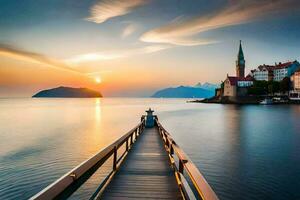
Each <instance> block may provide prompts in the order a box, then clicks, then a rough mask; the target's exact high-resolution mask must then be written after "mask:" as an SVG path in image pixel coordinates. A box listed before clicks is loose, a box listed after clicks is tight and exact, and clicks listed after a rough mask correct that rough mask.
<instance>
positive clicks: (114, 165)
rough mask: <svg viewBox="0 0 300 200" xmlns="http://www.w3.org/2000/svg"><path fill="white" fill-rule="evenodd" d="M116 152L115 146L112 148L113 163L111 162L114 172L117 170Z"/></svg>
mask: <svg viewBox="0 0 300 200" xmlns="http://www.w3.org/2000/svg"><path fill="white" fill-rule="evenodd" d="M117 152H118V149H117V147H116V146H115V147H114V161H113V170H114V171H116V170H117Z"/></svg>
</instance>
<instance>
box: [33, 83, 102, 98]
mask: <svg viewBox="0 0 300 200" xmlns="http://www.w3.org/2000/svg"><path fill="white" fill-rule="evenodd" d="M32 97H33V98H95V97H102V94H101V93H100V92H98V91H95V90H91V89H88V88H72V87H63V86H61V87H57V88H52V89H47V90H42V91H40V92H38V93H36V94H35V95H33V96H32Z"/></svg>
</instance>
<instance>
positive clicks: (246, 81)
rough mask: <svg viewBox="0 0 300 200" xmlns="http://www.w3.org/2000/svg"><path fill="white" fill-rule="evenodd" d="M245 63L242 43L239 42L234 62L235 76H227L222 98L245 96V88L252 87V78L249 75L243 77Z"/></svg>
mask: <svg viewBox="0 0 300 200" xmlns="http://www.w3.org/2000/svg"><path fill="white" fill-rule="evenodd" d="M245 63H246V62H245V58H244V52H243V48H242V41H240V47H239V52H238V55H237V60H236V76H228V74H227V77H226V79H225V81H224V90H223V96H228V97H237V96H246V95H247V91H248V89H247V88H248V87H250V86H252V85H253V78H252V77H251V76H249V75H248V76H247V77H245Z"/></svg>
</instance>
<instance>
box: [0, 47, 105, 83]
mask: <svg viewBox="0 0 300 200" xmlns="http://www.w3.org/2000/svg"><path fill="white" fill-rule="evenodd" d="M0 56H5V57H8V58H12V59H15V60H20V61H24V62H31V63H37V64H41V65H43V66H46V67H50V68H54V69H57V70H62V71H67V72H71V73H76V74H79V75H81V76H85V77H89V78H90V76H91V75H92V73H95V74H100V73H105V72H106V71H104V72H103V71H97V72H82V71H80V68H74V66H72V65H70V64H67V63H66V62H65V61H62V60H58V59H54V58H50V57H48V56H45V55H42V54H38V53H33V52H30V51H26V50H23V49H19V48H16V47H12V46H9V45H5V44H0Z"/></svg>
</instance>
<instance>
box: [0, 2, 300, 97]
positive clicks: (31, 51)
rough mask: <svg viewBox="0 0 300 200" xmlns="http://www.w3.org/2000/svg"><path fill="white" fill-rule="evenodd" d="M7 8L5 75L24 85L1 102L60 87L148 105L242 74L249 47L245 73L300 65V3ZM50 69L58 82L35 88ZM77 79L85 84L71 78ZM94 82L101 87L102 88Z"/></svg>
mask: <svg viewBox="0 0 300 200" xmlns="http://www.w3.org/2000/svg"><path fill="white" fill-rule="evenodd" d="M0 5H1V6H0V27H1V29H0V60H2V62H1V64H0V75H1V74H2V76H4V75H5V76H14V74H15V75H16V79H18V81H17V82H18V84H19V85H18V84H17V83H16V81H15V80H16V79H12V80H14V81H15V82H12V81H11V80H8V79H7V80H6V79H4V80H2V82H0V92H2V94H1V95H2V96H5V95H6V94H4V93H5V92H7V91H8V90H9V91H10V93H9V95H10V94H21V93H22V95H27V93H28V94H29V93H32V92H33V91H34V90H37V89H39V88H42V87H54V86H56V85H59V84H67V85H70V86H89V87H96V88H98V89H100V90H103V91H104V93H106V94H108V95H109V96H110V95H111V96H122V95H125V96H147V95H151V93H152V92H154V91H155V90H156V89H159V88H161V87H169V86H176V85H192V84H196V83H197V82H206V81H208V82H214V83H218V82H220V81H221V80H223V79H224V77H225V76H226V74H227V73H229V74H233V73H234V63H235V59H236V54H237V51H238V44H239V40H240V39H241V40H242V41H243V47H244V53H245V59H246V68H247V70H246V71H249V70H250V69H252V68H255V67H256V66H257V65H259V64H263V63H266V64H273V63H274V62H280V61H282V62H284V61H288V60H294V59H298V60H299V59H300V58H299V57H300V53H299V52H300V46H299V45H300V41H299V35H300V14H299V10H300V9H299V8H300V2H299V1H297V0H285V1H283V0H260V1H258V0H241V1H237V0H228V1H226V0H213V1H204V0H163V1H161V0H86V1H74V0H64V1H61V0H43V1H36V0H22V1H20V0H0ZM16 60H17V61H16ZM30 62H33V64H32V65H30ZM24 65H26V66H30V73H29V72H28V75H29V78H31V79H30V81H28V79H29V78H28V77H27V78H26V79H24V80H23V81H22V80H19V79H21V78H20V76H18V77H17V75H18V74H21V73H22V70H24ZM49 65H50V66H49ZM54 65H55V66H54ZM41 67H45V68H49V70H50V68H51V70H55V72H54V71H53V77H55V78H53V82H51V81H49V82H45V81H44V82H43V81H41V80H40V79H37V78H36V77H37V75H36V74H39V73H42V71H41ZM10 69H11V70H10ZM26 69H27V71H28V70H29V69H28V68H26ZM74 72H75V73H77V75H76V76H78V77H73V78H70V77H71V76H73V75H70V77H68V78H64V77H63V76H62V74H63V75H66V73H74ZM30 74H32V76H31V75H30ZM96 76H97V77H96ZM58 77H60V78H58ZM83 77H85V78H83ZM153 77H155V81H153ZM95 78H101V79H102V83H101V84H100V85H99V84H98V85H94V84H93V81H92V80H94V79H95ZM73 79H74V80H73ZM77 79H78V80H77ZM79 79H81V80H82V79H86V81H81V82H80V81H79ZM66 80H72V81H70V82H67V81H66ZM76 80H77V81H76ZM1 85H2V86H1ZM24 87H25V88H27V89H25V90H24ZM20 88H22V90H21V89H20Z"/></svg>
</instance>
